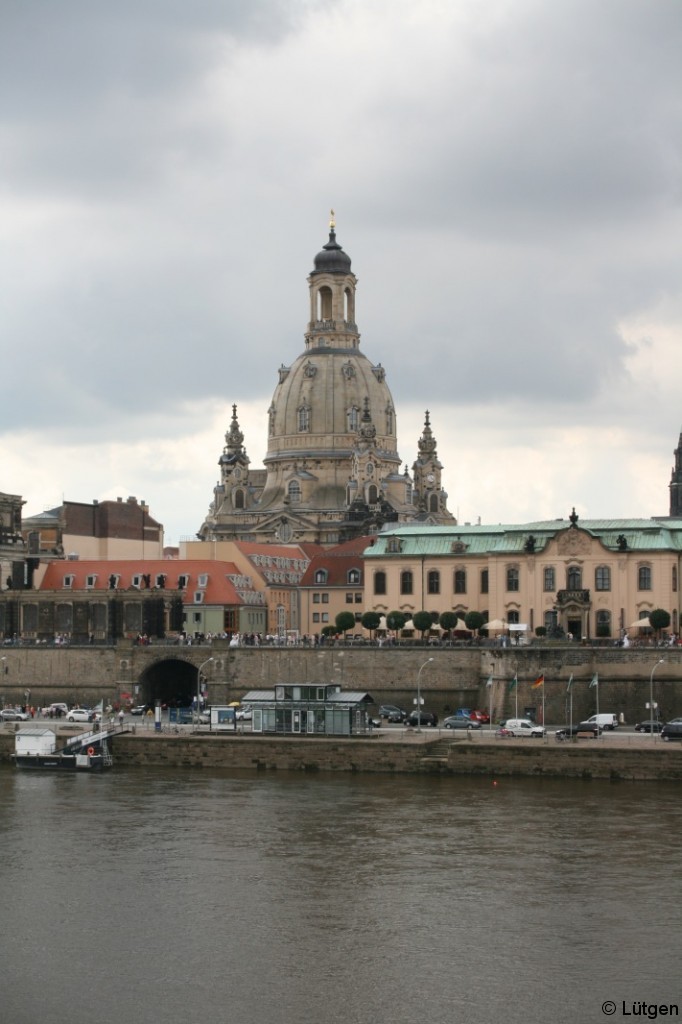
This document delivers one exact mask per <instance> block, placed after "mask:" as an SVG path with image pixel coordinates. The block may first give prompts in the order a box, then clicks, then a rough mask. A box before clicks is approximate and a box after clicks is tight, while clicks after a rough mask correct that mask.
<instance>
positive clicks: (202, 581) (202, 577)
mask: <svg viewBox="0 0 682 1024" xmlns="http://www.w3.org/2000/svg"><path fill="white" fill-rule="evenodd" d="M197 586H198V587H207V586H208V573H207V572H202V573H199V579H198V580H197Z"/></svg>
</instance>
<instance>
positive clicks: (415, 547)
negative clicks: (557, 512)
mask: <svg viewBox="0 0 682 1024" xmlns="http://www.w3.org/2000/svg"><path fill="white" fill-rule="evenodd" d="M571 529H575V530H577V531H582V532H584V533H588V534H590V535H591V536H592V537H595V538H596V539H598V540H600V541H601V543H602V544H603V545H604V547H605V548H607V549H610V550H613V551H619V550H625V551H682V519H668V518H664V517H661V518H660V519H578V520H577V522H576V523H575V524H573V523H572V522H571V520H570V519H549V520H540V521H538V522H535V523H522V524H518V523H517V524H513V525H503V524H501V523H500V524H498V525H497V526H427V525H414V524H410V525H409V526H408V525H406V526H396V527H393V528H392V529H387V530H383V531H382V532H381V533H380V534H378V535H377V537H376V539H375V541H374V543H373V545H372V546H371V547H368V548H367V549H366V550H365V552H364V557H365V558H378V557H384V556H385V555H387V554H388V555H390V554H394V553H395V554H398V552H392V551H391V550H390V546H391V538H393V540H394V541H395V539H396V538H399V539H400V540H401V541H402V544H401V550H400V552H399V553H400V554H401V555H415V556H421V555H452V554H462V555H484V554H488V555H490V554H497V553H504V554H514V553H517V554H530V553H531V551H532V552H535V553H536V554H538V553H540V552H542V551H543V550H544V549H545V548H546V547H547V545H548V544H549V542H550V541H551V540H552V539H553V538H554V537H556V536H557V534H559V533H562V532H564V531H565V530H571ZM529 538H532V539H533V540H532V542H531V544H532V545H533V546H532V547H529ZM622 538H624V539H625V542H626V544H627V546H626V547H622V544H623V541H622ZM459 544H461V545H462V548H461V550H459V551H458V548H457V546H458V545H459Z"/></svg>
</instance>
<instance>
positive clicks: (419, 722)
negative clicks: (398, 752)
mask: <svg viewBox="0 0 682 1024" xmlns="http://www.w3.org/2000/svg"><path fill="white" fill-rule="evenodd" d="M430 661H433V658H427V659H426V661H425V662H424V664H423V665H422V666H421V668H420V669H419V671H418V672H417V732H421V731H422V692H421V689H420V686H419V684H420V680H421V674H422V672H423V671H424V669H425V668H426V666H427V665H428V663H429V662H430Z"/></svg>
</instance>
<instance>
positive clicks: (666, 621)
mask: <svg viewBox="0 0 682 1024" xmlns="http://www.w3.org/2000/svg"><path fill="white" fill-rule="evenodd" d="M649 622H650V623H651V628H652V629H655V630H656V636H660V633H661V630H662V629H667V628H668V626H669V625H670V614H669V612H667V611H666V610H665V608H654V610H653V611H652V612H649Z"/></svg>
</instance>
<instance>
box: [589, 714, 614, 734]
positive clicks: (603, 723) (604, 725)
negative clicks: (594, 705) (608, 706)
mask: <svg viewBox="0 0 682 1024" xmlns="http://www.w3.org/2000/svg"><path fill="white" fill-rule="evenodd" d="M580 724H581V725H598V726H599V728H600V729H609V730H610V731H611V732H613V730H614V729H617V728H618V715H611V714H608V713H607V712H600V713H599V714H598V715H592V717H591V718H586V719H585V720H584V721H583V722H581V723H580Z"/></svg>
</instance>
